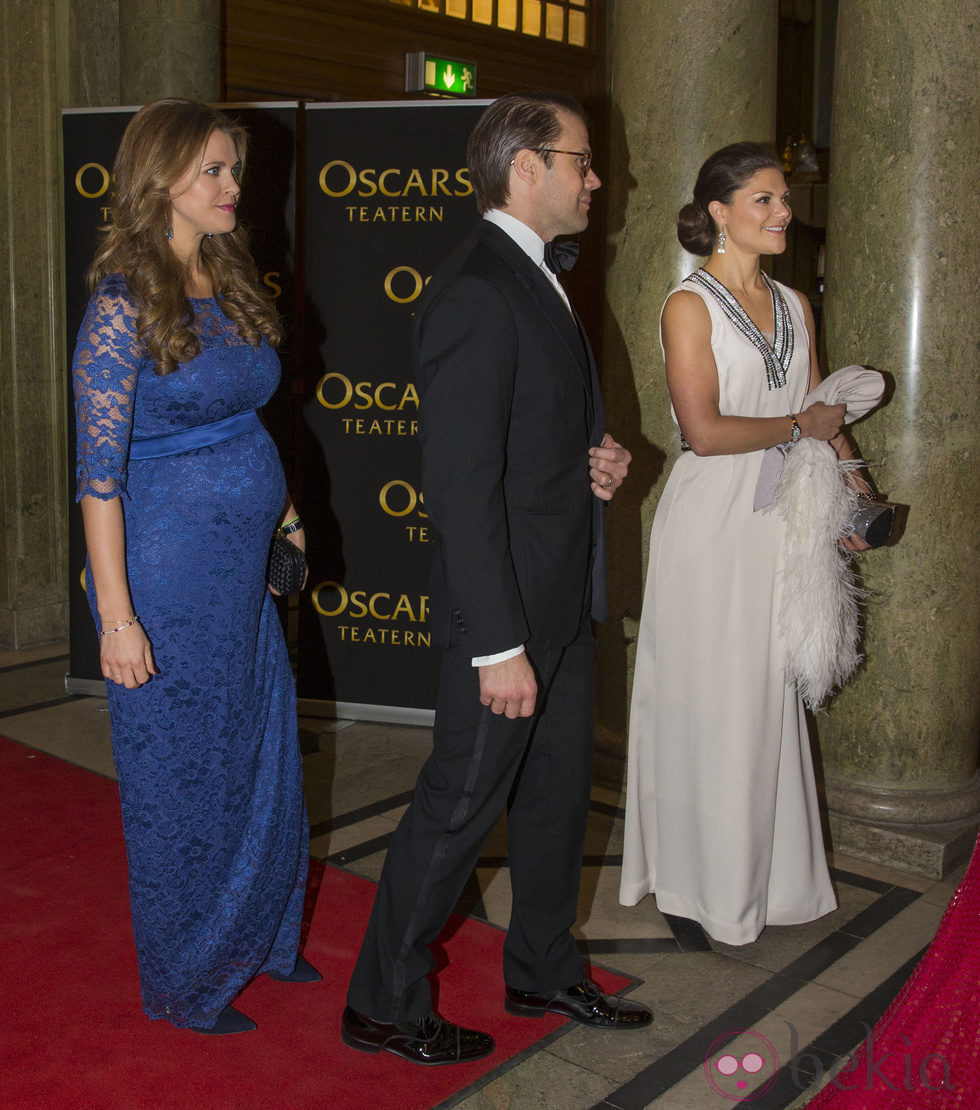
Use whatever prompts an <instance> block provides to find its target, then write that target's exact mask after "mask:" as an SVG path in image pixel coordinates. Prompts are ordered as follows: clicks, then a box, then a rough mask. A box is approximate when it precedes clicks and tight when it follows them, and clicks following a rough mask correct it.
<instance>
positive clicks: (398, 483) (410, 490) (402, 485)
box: [378, 478, 418, 517]
mask: <svg viewBox="0 0 980 1110" xmlns="http://www.w3.org/2000/svg"><path fill="white" fill-rule="evenodd" d="M393 489H403V490H405V491H406V493H407V494H408V504H407V505H406V506H405V508H404V509H394V508H392V506H391V504H390V502H389V498H388V495H389V493H390V492H391V491H392V490H393ZM378 501H379V502H380V503H381V508H382V509H384V511H385V512H386V513H387V514H388V516H396V517H397V516H408V514H409V513H410V512H411V511H412V510H413V509H414V508H415V506H416V505H417V504H418V494H416V492H415V489H414V487H413V486H411V485H410V484H409V483H408V482H403V481H402V480H401V478H394V479H393V480H392V481H390V482H386V483H385V485H383V486H382V487H381V493H380V494H379V495H378Z"/></svg>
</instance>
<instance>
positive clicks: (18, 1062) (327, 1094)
mask: <svg viewBox="0 0 980 1110" xmlns="http://www.w3.org/2000/svg"><path fill="white" fill-rule="evenodd" d="M0 782H2V783H3V799H2V809H0V812H2V816H3V824H4V826H5V827H4V829H3V832H2V844H3V848H2V862H0V936H2V938H3V958H2V963H0V1107H3V1108H4V1110H6V1108H8V1107H9V1108H11V1110H13V1108H16V1110H68V1108H69V1107H70V1108H72V1110H90V1108H91V1110H230V1108H234V1110H258V1108H260V1107H261V1108H262V1110H314V1108H315V1110H325V1108H327V1110H377V1108H379V1107H380V1108H382V1110H427V1108H429V1107H433V1106H436V1105H438V1104H439V1103H441V1102H443V1101H444V1100H445V1099H448V1098H449V1097H451V1096H452V1095H453V1094H455V1093H456V1092H458V1091H459V1090H461V1089H462V1088H464V1087H466V1086H468V1085H469V1084H471V1083H474V1082H475V1081H476V1080H478V1079H480V1078H481V1077H482V1076H484V1075H486V1074H487V1073H488V1072H490V1071H493V1070H494V1069H496V1068H499V1067H500V1066H501V1065H502V1064H504V1063H505V1062H506V1061H507V1060H508V1059H509V1058H511V1057H513V1056H514V1055H516V1054H518V1053H521V1052H524V1051H525V1050H527V1049H528V1048H529V1047H530V1046H531V1045H533V1044H534V1043H535V1041H537V1040H539V1039H541V1038H542V1037H545V1036H547V1035H548V1034H549V1033H551V1032H553V1031H554V1030H555V1029H557V1028H559V1026H560V1025H562V1022H561V1021H559V1020H557V1019H553V1018H545V1019H542V1020H539V1021H529V1020H527V1019H521V1018H511V1017H509V1016H508V1015H507V1014H506V1013H505V1012H504V1010H503V1005H502V996H503V980H502V977H501V972H500V955H501V947H502V944H503V933H502V932H500V931H499V930H498V929H494V928H491V927H490V926H487V925H483V924H481V923H479V922H476V921H473V920H469V919H466V920H463V919H454V920H453V921H452V922H450V925H449V926H448V927H447V930H446V933H445V935H444V938H443V942H442V944H443V949H444V955H445V960H443V959H440V961H439V962H440V965H443V964H444V963H445V961H448V966H443V967H442V970H441V971H440V974H439V987H438V989H439V997H440V1000H441V1009H443V1010H444V1012H445V1013H446V1015H447V1016H449V1017H451V1018H453V1019H455V1020H457V1021H460V1022H461V1023H462V1024H464V1025H469V1026H471V1027H474V1028H477V1029H487V1030H489V1031H491V1032H492V1033H493V1035H494V1037H495V1039H496V1041H497V1051H496V1052H495V1053H494V1055H493V1056H491V1057H489V1058H488V1059H486V1060H481V1061H477V1062H476V1063H474V1064H468V1065H464V1066H460V1067H449V1068H420V1067H417V1066H415V1065H413V1064H409V1063H407V1062H405V1061H401V1060H398V1059H396V1058H395V1057H393V1056H391V1055H390V1054H389V1053H381V1054H379V1055H378V1056H369V1055H367V1054H365V1053H361V1052H354V1051H353V1050H351V1049H348V1048H346V1047H345V1046H344V1045H343V1044H341V1042H340V1037H339V1026H340V1014H341V1011H342V1009H343V1004H344V994H345V992H346V987H347V979H348V976H349V974H350V971H351V968H352V966H353V963H354V959H355V957H356V954H357V949H358V946H359V944H360V940H361V935H362V932H363V929H364V925H365V923H366V920H367V916H368V913H369V912H370V908H371V902H372V899H373V897H374V890H375V888H374V884H373V883H370V882H368V881H367V880H365V879H360V878H357V877H355V876H352V875H348V874H346V873H345V872H343V871H340V870H338V869H336V868H333V867H327V868H322V867H321V866H320V865H319V864H315V863H314V864H313V865H312V867H311V893H317V892H316V891H315V890H313V889H312V888H313V887H315V886H316V880H317V879H318V878H319V880H320V882H319V891H318V895H317V898H316V905H315V910H314V912H313V914H312V919H311V921H310V922H309V939H308V941H307V945H306V955H307V957H308V958H309V959H310V961H311V962H312V963H313V964H314V965H315V966H316V967H317V968H319V969H320V971H321V972H323V973H324V982H323V983H317V984H312V985H300V984H286V983H273V982H272V981H270V980H269V979H268V978H267V977H266V976H262V977H261V979H260V980H258V981H256V982H255V983H253V984H251V985H250V986H249V987H248V988H247V989H246V990H245V992H244V993H243V994H242V995H241V996H240V1006H241V1009H242V1010H243V1011H244V1012H245V1013H247V1014H248V1015H249V1017H251V1018H252V1019H253V1020H255V1021H256V1022H257V1023H258V1029H257V1030H256V1031H255V1032H254V1033H247V1034H242V1035H239V1036H234V1037H213V1038H211V1037H202V1036H200V1035H198V1034H195V1033H190V1032H187V1031H185V1030H178V1029H175V1028H174V1027H173V1026H172V1025H170V1024H169V1023H168V1022H163V1021H149V1020H148V1019H147V1018H146V1017H145V1016H144V1015H143V1013H142V1010H141V1008H140V1004H139V986H138V980H137V973H136V953H135V949H134V947H133V940H132V932H131V928H130V922H129V900H128V894H127V889H126V861H125V854H124V848H123V840H122V827H121V821H120V817H119V801H118V794H117V791H116V784H115V783H114V782H111V781H109V780H108V779H104V778H102V777H101V776H99V775H96V774H93V773H91V772H89V771H85V770H82V769H80V768H78V767H74V766H72V765H71V764H68V763H64V762H62V761H61V760H59V759H55V758H53V757H51V756H47V755H43V754H42V753H39V752H34V751H33V750H31V749H30V748H26V747H23V746H22V745H20V744H16V743H13V742H11V741H8V740H4V739H3V738H0ZM321 876H322V877H321ZM311 901H312V899H311ZM594 974H595V978H596V980H597V981H598V982H599V983H600V984H601V985H602V986H603V987H604V989H606V990H610V991H615V990H620V989H622V987H623V986H624V985H626V983H628V982H629V980H628V979H626V978H624V977H621V976H617V975H614V974H611V973H608V972H603V971H601V970H598V969H595V971H594Z"/></svg>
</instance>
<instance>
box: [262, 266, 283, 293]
mask: <svg viewBox="0 0 980 1110" xmlns="http://www.w3.org/2000/svg"><path fill="white" fill-rule="evenodd" d="M278 276H279V271H278V270H270V271H269V272H268V273H267V274H263V275H262V284H263V285H267V286H268V287H269V288H270V289H271V290H272V296H273V297H281V296H282V286H281V285H280V284H279V283H278V282H277V281H276V280H275V279H276V278H277V277H278Z"/></svg>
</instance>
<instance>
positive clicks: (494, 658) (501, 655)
mask: <svg viewBox="0 0 980 1110" xmlns="http://www.w3.org/2000/svg"><path fill="white" fill-rule="evenodd" d="M523 654H524V645H523V644H521V645H520V646H519V647H516V648H511V649H510V651H498V652H497V654H496V655H474V656H473V666H474V667H489V666H490V664H491V663H503V661H504V660H505V659H513V658H514V657H515V656H516V655H523Z"/></svg>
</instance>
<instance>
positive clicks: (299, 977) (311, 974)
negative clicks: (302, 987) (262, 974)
mask: <svg viewBox="0 0 980 1110" xmlns="http://www.w3.org/2000/svg"><path fill="white" fill-rule="evenodd" d="M268 976H269V978H270V979H275V981H276V982H277V983H319V982H320V980H321V979H322V978H323V976H322V975H321V974H320V973H319V971H317V969H316V968H315V967H314V966H313V965H312V964H311V963H309V962H308V961H307V960H304V959H303V957H302V956H297V957H296V966H295V967H294V968H293V970H292V971H291V972H290V973H289V974H288V975H281V974H280V973H279V972H278V971H270V972H268Z"/></svg>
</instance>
